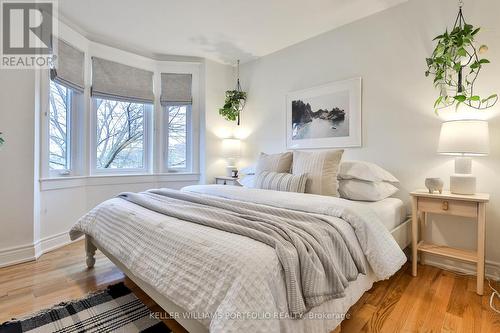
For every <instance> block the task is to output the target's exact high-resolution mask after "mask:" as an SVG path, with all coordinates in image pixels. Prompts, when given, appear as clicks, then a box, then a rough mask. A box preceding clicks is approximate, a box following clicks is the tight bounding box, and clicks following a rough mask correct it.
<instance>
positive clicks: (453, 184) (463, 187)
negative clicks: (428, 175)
mask: <svg viewBox="0 0 500 333" xmlns="http://www.w3.org/2000/svg"><path fill="white" fill-rule="evenodd" d="M450 191H451V193H454V194H464V195H469V194H475V193H476V177H475V176H473V175H471V174H454V175H452V176H450Z"/></svg>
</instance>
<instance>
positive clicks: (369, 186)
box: [339, 179, 398, 201]
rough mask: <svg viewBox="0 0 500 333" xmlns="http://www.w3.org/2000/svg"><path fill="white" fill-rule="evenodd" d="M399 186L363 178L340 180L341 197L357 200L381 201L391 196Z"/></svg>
mask: <svg viewBox="0 0 500 333" xmlns="http://www.w3.org/2000/svg"><path fill="white" fill-rule="evenodd" d="M397 191H398V188H397V187H395V186H394V185H392V184H390V183H387V182H366V181H362V180H356V179H352V180H340V181H339V193H340V197H341V198H344V199H349V200H357V201H380V200H383V199H385V198H388V197H390V196H391V195H393V194H394V193H396V192H397Z"/></svg>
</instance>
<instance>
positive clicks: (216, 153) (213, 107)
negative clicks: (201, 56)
mask: <svg viewBox="0 0 500 333" xmlns="http://www.w3.org/2000/svg"><path fill="white" fill-rule="evenodd" d="M235 80H236V78H235V76H234V68H233V67H232V66H228V65H222V64H219V63H217V62H214V61H211V60H206V61H205V103H206V104H205V110H206V111H205V135H204V136H205V143H204V145H203V146H202V147H201V152H202V155H204V156H202V159H203V160H204V167H203V170H205V172H204V173H203V175H202V177H203V179H202V182H203V183H209V184H210V183H214V177H215V176H220V175H225V172H226V169H225V168H226V164H227V163H226V160H225V159H224V158H222V157H221V155H222V154H221V148H222V138H223V137H229V136H231V135H237V130H238V129H237V126H236V125H235V124H234V122H229V121H226V120H225V119H224V118H222V117H221V116H220V115H219V108H221V107H222V106H223V104H224V97H225V95H224V93H225V91H226V90H230V89H233V87H234V85H235Z"/></svg>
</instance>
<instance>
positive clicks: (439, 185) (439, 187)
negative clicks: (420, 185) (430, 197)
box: [425, 178, 444, 194]
mask: <svg viewBox="0 0 500 333" xmlns="http://www.w3.org/2000/svg"><path fill="white" fill-rule="evenodd" d="M443 186H444V182H443V180H442V179H441V178H426V179H425V187H427V189H428V190H429V193H431V194H432V193H434V191H438V192H439V194H441V193H443Z"/></svg>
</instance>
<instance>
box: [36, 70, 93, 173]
mask: <svg viewBox="0 0 500 333" xmlns="http://www.w3.org/2000/svg"><path fill="white" fill-rule="evenodd" d="M42 73H43V74H42V75H41V77H40V81H41V82H40V83H41V85H40V90H41V98H40V103H41V112H42V117H41V125H42V126H41V127H42V128H41V139H42V140H41V149H40V151H41V155H42V156H41V160H40V163H41V176H42V177H50V178H58V177H74V176H77V175H79V174H80V172H81V167H82V161H83V160H84V158H85V154H75V153H74V152H76V151H79V150H81V149H82V148H81V139H80V136H81V135H82V130H83V129H81V128H79V127H78V125H77V123H78V122H79V119H81V113H82V110H83V94H81V93H74V91H72V94H71V109H70V112H69V141H70V147H69V149H68V151H69V152H68V153H69V165H70V168H69V169H58V170H53V169H50V129H49V126H50V119H49V117H50V116H49V114H50V97H49V95H50V77H49V72H48V71H43V72H42ZM69 89H71V88H69Z"/></svg>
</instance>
